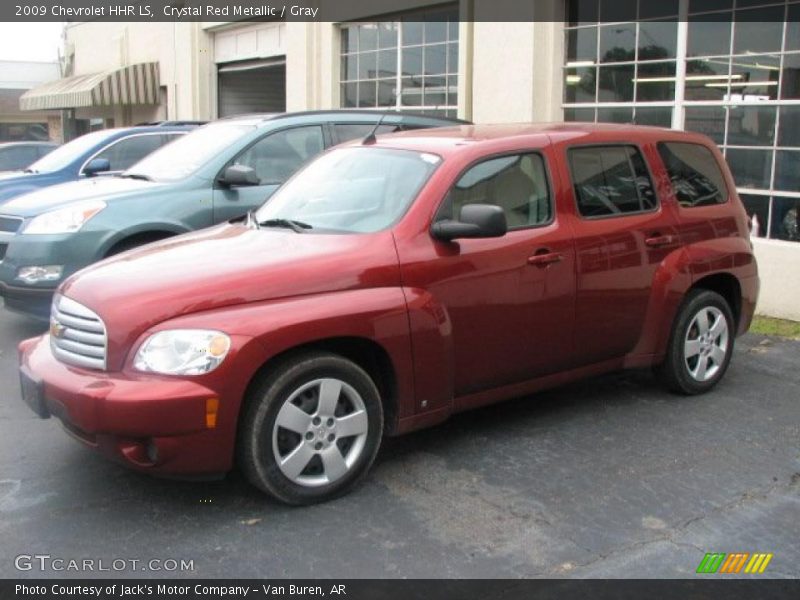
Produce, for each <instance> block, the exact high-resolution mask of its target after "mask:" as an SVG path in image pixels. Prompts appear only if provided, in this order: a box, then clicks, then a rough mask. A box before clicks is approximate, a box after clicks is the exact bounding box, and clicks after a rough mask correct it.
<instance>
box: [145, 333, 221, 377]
mask: <svg viewBox="0 0 800 600" xmlns="http://www.w3.org/2000/svg"><path fill="white" fill-rule="evenodd" d="M230 348H231V339H230V338H229V337H228V336H227V335H225V334H224V333H222V332H221V331H213V330H207V329H168V330H166V331H159V332H158V333H154V334H153V335H151V336H150V337H149V338H147V339H146V340H145V342H144V343H143V344H142V345H141V346H140V347H139V351H138V352H137V353H136V358H135V360H134V362H133V365H134V367H135V368H136V369H137V370H139V371H149V372H152V373H161V374H163V375H202V374H203V373H209V372H211V371H213V370H214V369H216V368H217V367H218V366H219V365H220V364H221V363H222V361H223V360H225V356H227V354H228V350H230Z"/></svg>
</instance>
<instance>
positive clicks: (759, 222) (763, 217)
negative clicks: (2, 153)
mask: <svg viewBox="0 0 800 600" xmlns="http://www.w3.org/2000/svg"><path fill="white" fill-rule="evenodd" d="M739 197H740V198H741V199H742V204H744V209H745V211H746V212H747V216H748V217H749V219H750V235H751V236H755V237H767V225H768V224H769V196H755V195H753V194H740V195H739Z"/></svg>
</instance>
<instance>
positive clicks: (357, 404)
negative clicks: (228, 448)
mask: <svg viewBox="0 0 800 600" xmlns="http://www.w3.org/2000/svg"><path fill="white" fill-rule="evenodd" d="M382 432H383V410H382V405H381V399H380V395H379V392H378V389H377V387H376V386H375V383H374V382H373V381H372V379H371V378H370V376H369V375H367V373H366V372H365V371H364V370H363V369H361V368H360V367H359V366H358V365H356V364H355V363H353V362H351V361H349V360H347V359H345V358H343V357H341V356H338V355H335V354H328V353H318V354H317V353H315V354H309V355H305V356H301V357H297V358H294V359H291V360H289V361H284V362H283V363H282V364H280V365H279V366H277V367H276V368H275V370H274V372H272V373H271V374H270V375H269V376H268V377H266V378H265V379H264V380H263V381H262V382H261V383H260V384H259V385H257V386H256V387H255V388H254V390H253V393H252V394H251V395H250V397H249V398H248V399H247V404H246V406H245V408H244V411H243V414H242V421H241V425H240V430H239V435H240V440H239V461H240V465H241V467H242V469H243V471H244V473H245V475H246V476H247V478H248V479H249V480H250V482H251V483H252V484H253V485H255V486H256V487H258V488H260V489H262V490H263V491H265V492H267V493H269V494H271V495H272V496H274V497H276V498H278V499H279V500H281V501H283V502H286V503H287V504H298V505H299V504H313V503H315V502H324V501H326V500H330V499H332V498H334V497H336V496H339V495H341V494H343V493H345V492H347V491H349V490H350V489H351V488H352V487H353V486H354V485H355V484H356V483H358V481H359V480H360V479H361V478H362V477H363V476H364V475H365V474H366V472H367V470H368V469H369V467H370V465H371V464H372V461H373V460H374V459H375V455H376V454H377V451H378V447H379V446H380V442H381V436H382Z"/></svg>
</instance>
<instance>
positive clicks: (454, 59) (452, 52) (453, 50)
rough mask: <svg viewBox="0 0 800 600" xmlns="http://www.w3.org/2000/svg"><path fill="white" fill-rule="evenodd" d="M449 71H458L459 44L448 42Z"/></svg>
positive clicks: (454, 72)
mask: <svg viewBox="0 0 800 600" xmlns="http://www.w3.org/2000/svg"><path fill="white" fill-rule="evenodd" d="M447 72H448V73H453V74H456V73H458V44H457V43H450V44H447Z"/></svg>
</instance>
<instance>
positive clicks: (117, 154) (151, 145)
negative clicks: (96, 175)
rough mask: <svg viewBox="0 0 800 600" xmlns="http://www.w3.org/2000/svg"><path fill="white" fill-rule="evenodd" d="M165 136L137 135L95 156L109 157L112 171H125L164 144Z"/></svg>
mask: <svg viewBox="0 0 800 600" xmlns="http://www.w3.org/2000/svg"><path fill="white" fill-rule="evenodd" d="M164 137H165V136H161V135H135V136H132V137H129V138H125V139H123V140H120V141H118V142H116V143H114V144H112V145H111V146H109V147H108V148H106V149H105V150H103V151H102V152H100V154H98V155H97V156H95V158H107V159H108V162H110V163H111V171H124V170H125V169H128V168H130V167H132V166H133V165H134V164H135V163H137V162H139V161H140V160H141V159H143V158H144V157H145V156H147V155H148V154H150V153H151V152H153V151H154V150H156V149H157V148H160V147H161V146H162V145H163V144H164V139H163V138H164Z"/></svg>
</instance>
